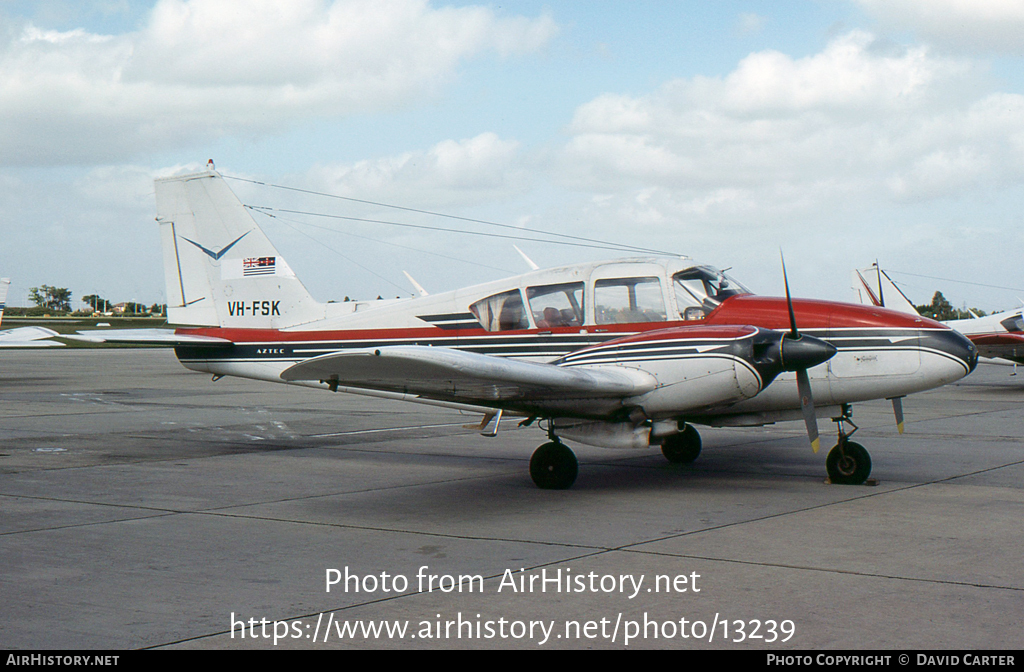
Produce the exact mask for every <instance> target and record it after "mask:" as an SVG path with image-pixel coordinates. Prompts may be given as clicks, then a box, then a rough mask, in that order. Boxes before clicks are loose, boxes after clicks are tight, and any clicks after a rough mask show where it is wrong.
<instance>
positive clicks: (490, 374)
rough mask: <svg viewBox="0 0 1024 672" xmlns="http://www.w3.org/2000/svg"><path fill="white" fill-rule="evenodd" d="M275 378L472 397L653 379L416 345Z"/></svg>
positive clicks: (597, 392)
mask: <svg viewBox="0 0 1024 672" xmlns="http://www.w3.org/2000/svg"><path fill="white" fill-rule="evenodd" d="M281 378H282V379H283V380H287V381H323V382H328V383H335V384H338V385H342V386H345V387H358V388H366V389H373V390H384V391H388V392H402V393H404V394H417V395H421V396H424V397H428V398H432V399H442V400H455V401H475V402H480V403H498V402H517V401H531V402H532V401H545V400H563V399H566V398H574V399H580V398H586V399H612V398H625V397H629V396H633V395H637V394H642V393H644V392H648V391H650V390H652V389H654V387H655V386H656V385H657V381H656V380H655V379H654V377H653V376H650V375H648V374H646V373H643V372H641V371H637V370H635V369H625V368H622V367H605V368H603V369H599V368H587V369H583V368H579V367H572V368H570V367H562V366H555V365H553V364H539V363H533V362H524V361H519V360H514V359H506V358H500V357H494V356H491V355H481V354H477V353H472V352H464V351H461V350H453V349H450V348H433V347H426V346H416V345H410V346H390V347H381V348H377V349H360V350H353V351H348V352H338V353H332V354H328V355H321V356H319V357H314V358H312V359H309V360H306V361H304V362H301V363H299V364H296V365H294V366H292V367H290V368H288V369H285V370H284V371H283V372H282V373H281Z"/></svg>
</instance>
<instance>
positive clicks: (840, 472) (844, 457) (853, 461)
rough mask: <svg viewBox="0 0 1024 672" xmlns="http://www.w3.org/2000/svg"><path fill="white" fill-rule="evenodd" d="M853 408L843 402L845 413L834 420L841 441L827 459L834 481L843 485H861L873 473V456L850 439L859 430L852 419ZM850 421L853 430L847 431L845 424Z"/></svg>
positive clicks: (830, 478) (830, 477)
mask: <svg viewBox="0 0 1024 672" xmlns="http://www.w3.org/2000/svg"><path fill="white" fill-rule="evenodd" d="M851 415H852V410H851V408H850V405H849V404H843V414H842V415H841V416H840V417H838V418H835V419H834V421H835V423H836V425H837V428H838V431H839V442H838V443H837V444H836V445H835V447H834V448H833V449H832V450H830V451H829V453H828V457H827V458H826V459H825V470H826V471H827V472H828V478H829V480H830V481H832V482H833V483H839V484H842V485H861V484H863V483H864V482H865V481H867V480H868V476H870V475H871V456H870V455H869V454H868V451H867V450H865V448H864V446H862V445H860V444H859V443H854V442H853V441H850V437H851V436H853V433H854V432H856V431H857V425H855V424H853V420H851V419H850V416H851ZM846 423H848V424H849V425H850V426H851V427H853V431H851V432H847V431H845V430H844V427H843V425H844V424H846Z"/></svg>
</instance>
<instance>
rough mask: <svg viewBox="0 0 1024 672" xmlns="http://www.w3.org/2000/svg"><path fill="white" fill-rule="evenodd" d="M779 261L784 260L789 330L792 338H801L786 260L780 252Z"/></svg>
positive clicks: (783, 279)
mask: <svg viewBox="0 0 1024 672" xmlns="http://www.w3.org/2000/svg"><path fill="white" fill-rule="evenodd" d="M779 259H781V260H782V282H784V283H785V285H786V305H787V306H788V307H789V328H790V334H791V338H800V332H799V331H797V328H796V315H795V314H794V313H793V297H791V296H790V295H789V277H788V276H787V275H786V258H785V257H784V256H783V255H782V250H779Z"/></svg>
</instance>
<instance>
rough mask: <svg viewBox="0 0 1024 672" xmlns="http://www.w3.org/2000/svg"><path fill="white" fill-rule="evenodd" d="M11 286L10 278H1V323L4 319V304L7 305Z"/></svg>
mask: <svg viewBox="0 0 1024 672" xmlns="http://www.w3.org/2000/svg"><path fill="white" fill-rule="evenodd" d="M10 288H11V279H10V278H0V324H2V323H3V321H4V306H6V305H7V290H8V289H10Z"/></svg>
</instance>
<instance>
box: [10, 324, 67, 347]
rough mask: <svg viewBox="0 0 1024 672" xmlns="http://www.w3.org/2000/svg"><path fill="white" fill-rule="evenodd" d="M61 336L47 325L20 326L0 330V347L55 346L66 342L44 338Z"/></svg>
mask: <svg viewBox="0 0 1024 672" xmlns="http://www.w3.org/2000/svg"><path fill="white" fill-rule="evenodd" d="M54 336H60V334H58V333H57V332H56V331H54V330H53V329H47V328H46V327H18V328H17V329H5V330H4V331H0V348H54V347H61V346H63V345H64V344H63V343H58V342H57V341H48V340H44V339H48V338H53V337H54Z"/></svg>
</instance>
